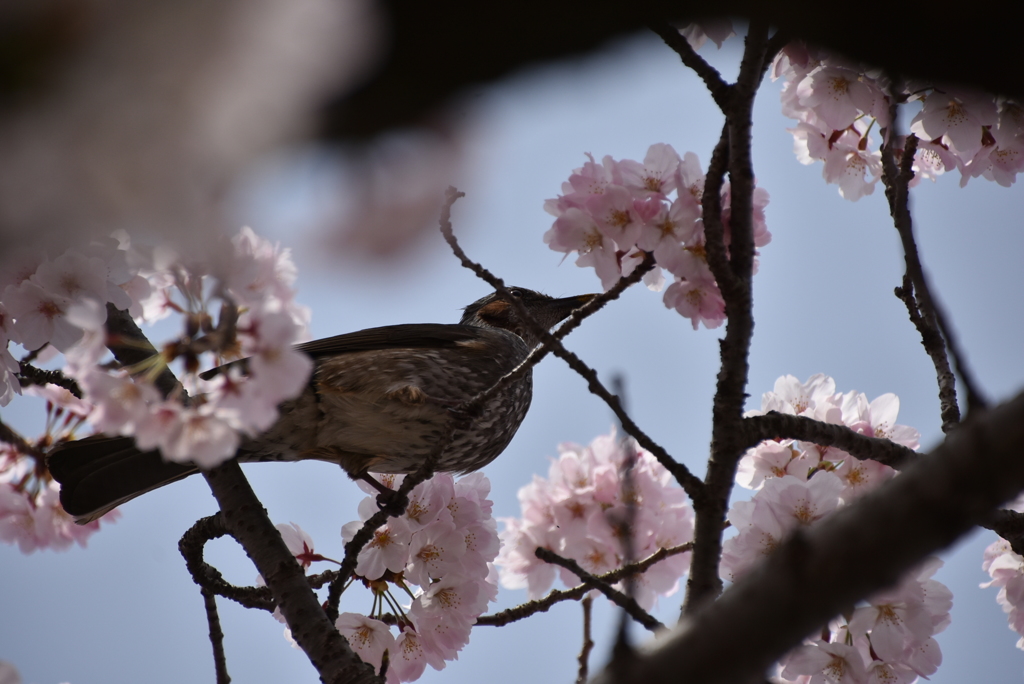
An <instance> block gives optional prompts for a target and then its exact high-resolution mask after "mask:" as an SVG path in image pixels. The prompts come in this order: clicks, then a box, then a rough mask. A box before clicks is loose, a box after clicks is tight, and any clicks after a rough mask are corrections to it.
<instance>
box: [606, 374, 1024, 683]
mask: <svg viewBox="0 0 1024 684" xmlns="http://www.w3.org/2000/svg"><path fill="white" fill-rule="evenodd" d="M1022 443H1024V393H1022V394H1020V395H1018V396H1017V397H1016V398H1014V399H1013V400H1011V401H1009V402H1007V403H1005V404H1002V405H1000V406H998V407H996V408H994V409H991V410H989V411H984V412H978V413H972V414H971V418H970V419H969V420H968V421H966V422H965V423H964V424H963V425H962V426H961V427H960V428H959V429H957V430H955V431H953V432H952V433H950V434H949V435H948V436H947V437H946V441H945V443H943V444H942V445H941V446H939V447H938V448H936V449H934V450H933V451H932V452H931V453H929V454H928V456H927V457H926V458H923V459H921V461H920V462H918V463H916V464H914V465H913V466H911V467H909V468H907V469H906V470H905V471H904V472H903V474H902V475H900V476H899V477H896V478H893V479H891V480H889V481H888V482H886V483H885V484H884V485H882V486H881V487H879V488H878V489H877V490H875V491H874V492H871V493H870V494H868V495H866V496H864V497H863V498H862V499H860V500H858V501H856V502H854V503H853V504H851V505H849V506H846V507H844V508H842V509H840V510H839V511H837V512H836V513H835V514H833V515H832V516H830V517H828V518H826V519H825V520H823V521H822V522H821V523H820V524H818V525H816V526H814V527H811V528H810V529H809V530H806V531H804V530H800V531H798V532H797V533H796V534H794V535H793V536H792V537H791V538H790V539H788V540H787V541H785V542H783V543H782V544H781V545H780V546H779V547H778V549H777V550H776V551H775V552H774V553H773V554H772V555H771V556H769V557H768V559H766V561H765V562H764V563H762V564H761V565H760V566H758V567H756V568H754V569H753V570H752V571H751V572H750V573H749V574H748V575H746V576H745V577H743V578H741V579H740V580H739V581H737V582H736V584H735V585H733V586H732V587H731V588H730V589H729V590H728V591H727V592H725V593H724V594H723V595H722V596H721V597H720V598H719V599H718V600H717V601H715V602H713V603H709V604H705V606H704V607H703V608H702V609H701V610H700V611H699V612H697V613H695V614H693V615H691V616H688V617H687V618H685V619H684V620H683V622H681V623H680V625H678V626H677V627H676V628H675V629H674V630H673V631H672V632H671V633H670V634H668V635H666V636H665V637H664V638H660V639H656V640H655V643H654V644H652V645H651V646H650V647H649V648H647V649H645V652H641V653H640V654H639V655H638V657H637V659H636V660H635V661H634V663H633V665H632V667H631V669H630V670H629V672H628V676H622V677H614V676H612V675H611V673H608V672H605V673H604V674H602V675H601V676H600V677H598V678H597V680H596V681H597V682H600V683H601V684H607V683H609V682H615V683H616V684H634V683H635V684H661V683H663V682H664V683H666V684H667V683H668V682H680V681H683V682H702V683H703V684H725V683H726V682H728V683H729V684H747V683H753V682H763V681H764V680H763V677H764V672H765V671H766V669H767V668H768V667H769V666H770V665H771V664H772V663H773V662H775V661H776V660H778V658H779V657H781V656H782V655H783V654H784V653H786V652H787V651H788V650H789V649H791V648H792V647H794V646H796V645H798V644H799V643H800V642H801V641H802V640H803V638H804V637H805V636H807V635H808V634H811V633H813V632H814V631H815V630H817V629H819V628H820V627H821V626H822V625H824V624H825V623H826V622H828V620H830V619H831V618H832V617H834V616H835V615H838V614H839V613H841V612H842V611H843V610H846V609H848V608H849V607H850V606H852V605H854V604H855V603H856V602H857V601H859V600H862V599H865V598H866V597H868V596H871V595H872V594H874V593H875V592H877V591H879V590H881V589H883V588H885V587H890V586H892V585H894V584H895V583H896V582H897V581H898V580H899V578H900V577H901V576H902V575H904V574H905V573H906V572H908V571H909V570H911V569H912V568H914V567H915V566H917V565H918V564H919V563H921V562H922V561H923V560H924V559H925V558H927V557H928V556H930V555H931V554H934V553H936V552H938V551H940V550H942V549H944V548H947V547H949V546H950V545H951V544H953V543H954V542H955V541H956V540H957V539H958V538H960V537H961V536H962V535H964V534H966V533H967V532H969V531H970V530H971V529H972V527H973V526H975V525H978V524H981V523H984V522H986V521H988V520H989V519H990V518H991V516H992V514H993V511H995V509H996V507H997V506H999V505H1000V504H1002V503H1003V502H1004V501H1007V500H1009V499H1011V498H1013V497H1014V496H1016V495H1017V493H1018V492H1019V491H1020V490H1021V489H1024V459H1022V458H1021V457H1020V450H1021V447H1020V445H1021V444H1022ZM780 615H785V616H786V619H785V620H780V619H779V616H780Z"/></svg>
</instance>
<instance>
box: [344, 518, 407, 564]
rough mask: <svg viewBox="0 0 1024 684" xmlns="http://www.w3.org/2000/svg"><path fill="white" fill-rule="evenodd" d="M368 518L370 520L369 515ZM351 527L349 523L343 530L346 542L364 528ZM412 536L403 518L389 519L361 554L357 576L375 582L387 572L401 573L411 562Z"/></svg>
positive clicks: (374, 534)
mask: <svg viewBox="0 0 1024 684" xmlns="http://www.w3.org/2000/svg"><path fill="white" fill-rule="evenodd" d="M361 513H362V511H361ZM366 517H367V518H369V515H367V516H366ZM351 525H352V523H349V524H348V525H346V526H345V527H344V528H343V530H344V532H343V536H344V538H345V541H346V542H347V541H348V540H349V539H351V538H352V537H353V536H354V535H355V532H356V531H358V530H359V527H362V525H361V524H359V525H357V526H354V527H350V526H351ZM411 536H412V532H410V530H409V525H408V523H406V522H405V521H404V520H402V519H401V518H389V519H388V522H387V524H385V525H383V526H382V527H379V528H377V530H376V531H375V532H374V533H373V537H372V538H371V539H370V542H369V543H368V544H367V545H366V546H364V547H363V549H362V551H360V552H359V556H358V557H357V562H356V574H358V575H360V576H362V577H365V578H367V579H371V580H374V579H378V578H380V577H381V576H382V575H383V574H384V571H385V570H390V571H391V572H400V571H401V570H402V568H404V567H405V566H406V564H407V563H408V562H409V540H410V538H411Z"/></svg>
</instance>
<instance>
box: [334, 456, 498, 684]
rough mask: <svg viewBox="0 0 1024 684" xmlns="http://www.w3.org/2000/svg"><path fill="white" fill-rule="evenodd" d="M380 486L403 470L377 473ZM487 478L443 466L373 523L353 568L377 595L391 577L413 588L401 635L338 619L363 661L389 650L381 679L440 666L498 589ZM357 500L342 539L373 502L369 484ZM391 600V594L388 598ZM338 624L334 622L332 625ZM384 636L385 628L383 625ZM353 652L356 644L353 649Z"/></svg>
mask: <svg viewBox="0 0 1024 684" xmlns="http://www.w3.org/2000/svg"><path fill="white" fill-rule="evenodd" d="M376 477H378V478H379V479H380V481H381V483H382V484H384V485H385V486H387V487H392V488H395V487H398V486H399V485H400V483H401V482H402V480H403V479H404V476H403V475H391V476H381V475H379V476H376ZM490 487H491V485H490V482H489V481H488V480H487V478H486V477H485V476H484V475H482V474H480V473H473V474H470V475H467V476H465V477H463V478H460V479H459V480H458V481H455V479H454V478H453V477H452V475H451V474H448V473H438V474H436V475H434V477H433V478H431V479H430V480H427V481H426V482H423V483H421V484H419V485H418V486H416V487H415V488H413V490H412V491H411V492H410V494H409V506H408V507H407V509H406V512H405V513H404V514H403V515H402V516H399V517H397V518H395V517H392V518H390V519H389V520H388V523H387V525H385V526H384V527H382V528H380V529H378V530H377V532H376V533H375V535H374V537H373V539H372V540H371V541H370V543H369V544H367V545H366V547H364V548H363V550H362V551H361V552H360V554H359V556H358V557H357V563H356V574H357V575H358V576H359V577H360V578H362V579H363V580H364V581H366V582H367V583H368V586H371V587H372V589H373V591H374V593H375V594H376V595H380V594H383V593H387V591H388V590H387V589H386V588H385V587H386V585H387V584H388V583H391V582H393V583H394V584H396V585H397V586H399V587H401V588H402V589H403V592H404V593H410V594H411V590H410V589H409V586H408V585H409V583H411V584H414V585H418V586H419V591H417V592H416V593H415V594H414V595H413V600H412V601H411V602H410V603H409V604H408V605H407V606H405V608H404V612H403V613H402V615H401V617H400V618H399V620H398V623H399V628H400V634H399V635H398V636H397V638H396V637H394V636H392V637H391V639H392V641H389V640H388V638H387V637H386V636H384V635H383V634H382V633H379V630H381V629H382V627H381V626H380V625H382V624H383V623H377V621H376V620H371V619H370V618H361V617H359V616H356V617H351V618H349V619H348V620H347V621H345V623H344V625H345V628H344V629H347V630H350V631H349V632H345V631H344V629H343V633H346V636H347V635H348V634H349V633H352V634H353V635H354V636H353V638H356V639H362V640H364V641H366V648H367V656H366V658H364V659H365V660H366V662H368V663H370V664H372V665H373V666H374V667H375V668H378V669H379V667H380V664H381V662H382V654H383V652H384V651H385V650H387V652H388V658H389V662H390V663H391V665H390V669H389V670H388V681H392V682H397V681H412V680H413V679H416V678H418V677H419V676H420V675H421V674H422V673H423V670H424V668H425V667H426V666H427V665H428V664H429V665H430V666H431V667H433V668H435V669H438V670H440V669H442V668H444V666H445V662H446V661H448V660H454V659H455V658H457V657H458V653H459V651H460V650H461V649H462V648H463V647H464V646H465V645H466V644H467V643H469V635H470V631H471V629H472V627H473V624H474V623H475V622H476V619H477V617H479V616H480V615H481V614H482V613H483V611H484V610H485V609H486V607H487V604H488V603H489V602H490V601H493V600H494V599H495V598H496V596H497V577H496V576H495V575H494V573H493V571H492V561H494V558H495V556H496V555H497V553H498V547H499V541H498V534H497V531H496V525H495V522H494V519H493V518H492V517H491V509H492V505H493V504H492V503H491V501H490V499H488V496H489V494H490ZM364 491H367V493H369V494H371V496H369V497H367V498H365V499H363V501H361V502H360V504H359V515H360V520H359V521H353V522H350V523H348V524H346V525H345V526H344V527H343V528H342V537H343V538H344V539H345V540H346V541H348V540H350V539H352V537H353V536H354V535H355V534H356V533H357V532H358V531H359V529H360V528H361V527H362V526H363V522H364V521H365V520H367V519H368V518H369V517H370V516H372V515H373V514H374V513H375V512H376V511H377V510H378V509H377V504H376V494H377V492H376V490H374V489H372V488H369V486H368V485H367V486H366V487H365V488H364ZM390 601H391V603H392V604H393V605H395V604H397V603H398V601H397V599H393V598H392V599H390ZM341 628H342V624H341V623H339V629H341ZM388 634H389V635H390V631H389V632H388ZM357 651H358V649H357Z"/></svg>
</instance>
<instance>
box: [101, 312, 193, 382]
mask: <svg viewBox="0 0 1024 684" xmlns="http://www.w3.org/2000/svg"><path fill="white" fill-rule="evenodd" d="M105 325H106V329H107V348H108V349H110V351H111V352H113V354H114V358H115V359H117V360H118V362H119V363H120V364H121V365H122V366H126V367H128V368H131V367H132V366H135V365H138V364H143V363H145V362H147V361H150V359H152V358H153V357H154V356H156V355H157V350H156V348H155V347H153V345H152V344H151V343H150V341H149V340H148V339H147V338H146V335H145V334H144V333H143V332H142V330H141V329H140V328H139V326H138V325H136V323H135V321H134V319H132V317H131V316H130V315H129V314H128V312H127V311H122V310H121V309H118V308H117V307H116V306H114V305H113V304H111V303H109V302H108V303H107V322H106V324H105ZM143 372H144V373H149V372H151V371H150V370H149V369H146V370H145V371H143ZM153 384H154V385H156V388H157V389H158V390H160V393H161V394H163V395H164V396H165V397H169V396H181V397H183V398H185V399H186V400H187V398H188V394H187V393H186V392H185V388H184V387H182V386H181V383H180V382H178V379H177V378H176V377H174V373H172V372H171V369H170V368H168V367H167V366H166V364H165V365H163V367H162V368H161V369H160V371H159V372H158V373H157V374H156V376H155V378H154V379H153Z"/></svg>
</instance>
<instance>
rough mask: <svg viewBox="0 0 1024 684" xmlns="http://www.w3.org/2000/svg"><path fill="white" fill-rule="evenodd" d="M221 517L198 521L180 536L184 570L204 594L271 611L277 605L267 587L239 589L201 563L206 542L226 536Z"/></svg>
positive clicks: (213, 569)
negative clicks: (186, 570)
mask: <svg viewBox="0 0 1024 684" xmlns="http://www.w3.org/2000/svg"><path fill="white" fill-rule="evenodd" d="M222 516H223V514H222V513H219V512H218V513H215V514H214V515H211V516H209V517H206V518H200V519H199V520H197V521H196V524H195V525H193V526H192V527H190V528H189V529H188V530H187V531H186V532H185V534H183V535H182V537H181V540H180V541H179V542H178V551H180V552H181V555H182V557H183V558H184V559H185V567H186V568H187V569H188V573H189V574H190V575H191V576H192V581H193V582H195V583H196V584H198V585H199V586H200V587H201V588H202V590H203V591H204V592H208V593H210V594H216V595H217V596H223V597H224V598H227V599H231V600H232V601H235V602H236V603H239V604H241V605H243V606H245V607H246V608H259V609H260V610H266V611H273V610H274V608H276V607H277V605H276V604H275V603H274V598H273V596H271V594H270V589H268V588H267V587H239V586H235V585H234V584H230V583H229V582H227V581H225V580H224V576H223V575H221V573H220V571H219V570H217V569H216V568H215V567H213V566H212V565H209V564H208V563H206V561H205V560H203V548H204V547H205V546H206V543H207V542H208V541H211V540H213V539H218V538H220V537H223V536H224V535H226V534H228V531H227V529H226V528H225V527H224V523H223V517H222Z"/></svg>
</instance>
